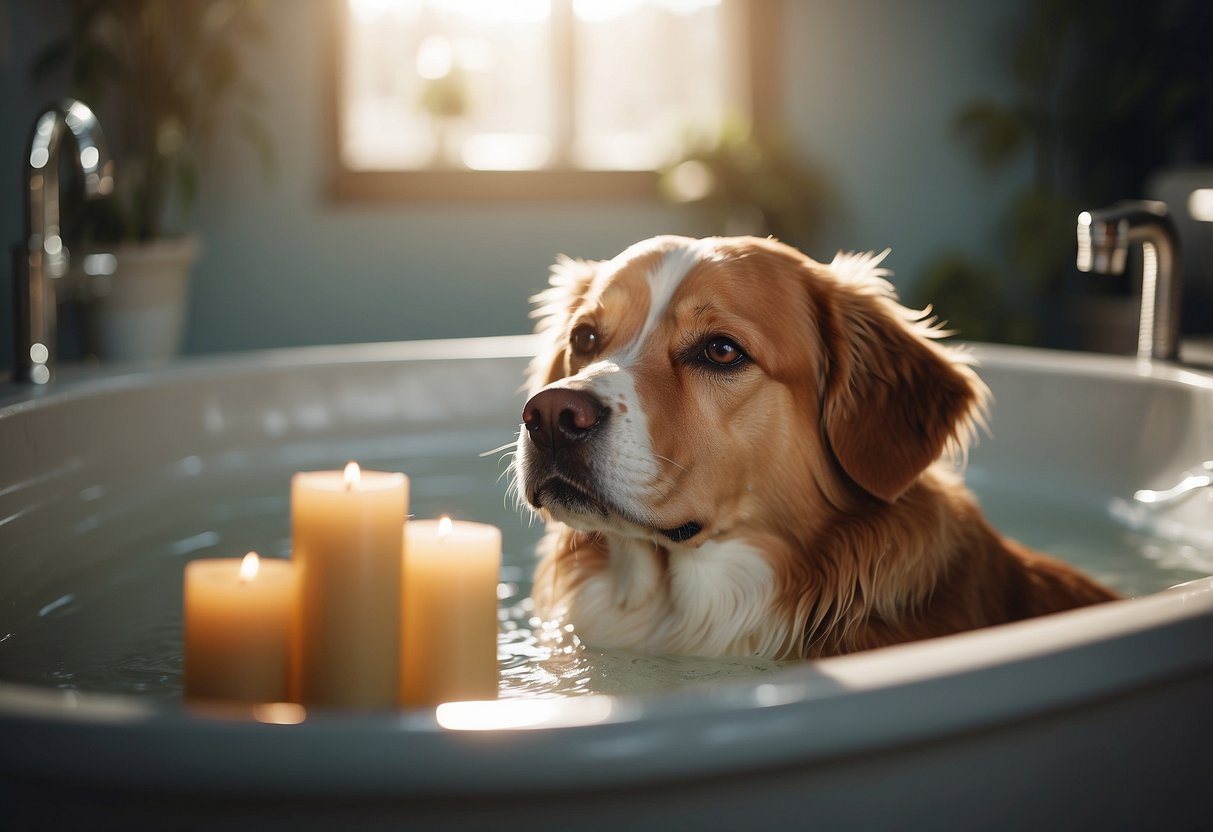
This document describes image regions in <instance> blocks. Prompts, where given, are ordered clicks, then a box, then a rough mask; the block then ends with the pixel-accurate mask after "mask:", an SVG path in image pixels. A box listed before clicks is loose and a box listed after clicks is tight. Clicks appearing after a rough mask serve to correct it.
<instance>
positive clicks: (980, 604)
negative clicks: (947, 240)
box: [520, 238, 1116, 658]
mask: <svg viewBox="0 0 1213 832" xmlns="http://www.w3.org/2000/svg"><path fill="white" fill-rule="evenodd" d="M704 244H705V245H706V246H707V248H705V251H707V252H710V253H709V254H705V255H704V256H703V257H701V258H700V259H698V260H697V261H696V262H695V263H694V264H693V265H692V266H691V267H690V268H689V270H687V272H686V274H685V277H683V278H682V279H681V281H680V282H679V283H678V285H677V289H676V291H675V292H674V293H673V295H672V297H671V298H670V302H669V305H668V307H666V308H665V311H664V314H662V316H661V317H660V319H658V320H657V321H656V322H655V324H654V326H653V327H651V328H650V329H648V330H645V329H643V326H644V323H645V317H644V310H645V309H647V308H648V306H649V304H650V303H651V302H652V298H651V297H650V294H651V292H650V286H649V285H648V283H647V282H646V275H648V274H649V273H650V272H651V271H652V270H653V269H654V268H657V267H658V265H659V264H660V263H661V261H662V258H663V257H664V255H665V253H666V252H667V251H669V250H670V248H671V246H675V245H677V243H676V242H671V238H658V239H657V240H655V241H652V243H651V244H646V245H647V247H646V245H642V246H641V247H639V250H638V251H637V252H636V254H635V255H634V256H632V257H630V258H627V257H624V258H623V259H622V260H621V259H620V258H617V259H616V260H615V261H612V262H611V263H610V264H578V263H573V262H572V261H566V262H565V263H563V264H562V265H561V266H560V267H559V269H558V271H557V273H556V275H555V276H554V279H553V284H554V288H553V289H552V290H549V292H547V293H545V294H544V295H543V296H541V297H540V300H541V302H542V304H543V305H542V306H541V308H540V310H539V314H540V315H541V317H542V318H543V320H542V321H541V324H540V329H541V331H542V332H545V333H546V334H547V335H548V336H549V337H550V338H551V342H550V348H549V350H548V351H547V352H545V353H544V354H542V355H540V356H539V357H538V358H537V359H536V361H535V363H534V364H533V365H532V379H531V392H532V393H533V392H535V391H537V390H539V389H540V388H541V387H544V386H545V385H548V384H551V383H552V382H557V381H559V380H561V379H570V381H567V382H560V383H562V384H563V383H570V384H571V383H576V381H577V379H579V378H580V377H579V376H578V375H577V374H578V373H579V372H580V371H581V370H582V369H583V368H584V367H586V366H587V365H588V364H590V363H592V362H593V361H597V360H598V359H599V357H601V358H603V359H607V358H610V359H615V358H617V357H618V356H619V355H622V354H625V353H626V356H627V362H628V368H629V372H630V373H631V377H632V378H633V379H634V385H635V393H636V396H637V398H638V400H639V404H640V406H641V407H642V409H643V410H644V412H645V414H647V417H648V419H647V431H648V438H649V442H650V444H651V450H652V454H653V458H654V460H656V464H657V465H658V466H659V469H660V470H659V475H658V476H657V477H656V478H655V481H654V483H653V485H652V487H651V489H649V491H648V492H647V493H646V497H645V508H646V510H647V511H649V512H650V513H651V516H652V517H653V521H652V526H653V528H647V527H635V528H633V527H632V526H627V524H624V525H625V526H627V527H626V528H625V529H624V530H623V531H620V532H616V531H609V532H604V531H601V530H594V531H592V532H591V533H582V532H576V531H573V530H572V529H569V528H567V527H563V526H560V525H559V524H555V531H554V533H553V535H552V536H551V538H550V539H549V540H548V542H547V544H546V552H545V554H544V557H543V560H542V561H541V563H540V566H539V568H538V570H537V573H536V585H535V594H536V600H537V602H538V603H539V604H540V605H541V606H545V607H547V608H549V609H550V610H555V611H556V612H557V613H558V614H564V615H566V616H572V617H573V619H574V620H573V623H574V624H575V625H576V626H578V627H579V628H580V627H582V624H583V622H579V621H577V620H576V615H577V610H578V609H582V610H589V609H594V610H597V611H598V612H597V613H596V614H602V607H601V606H592V605H589V604H588V603H580V602H581V601H583V600H584V599H579V598H578V596H577V593H578V592H581V591H582V590H583V589H584V588H585V586H587V582H588V581H590V580H591V579H595V578H598V579H602V578H604V576H607V577H609V578H610V581H611V583H610V584H603V586H608V585H609V586H610V587H611V589H610V591H611V592H612V593H614V594H613V596H612V597H613V598H614V599H615V600H613V601H612V602H611V603H616V602H617V605H618V607H619V609H620V610H627V611H629V614H633V613H636V611H637V610H640V611H641V612H645V614H647V612H646V611H647V610H648V609H649V608H647V607H643V606H642V605H645V604H649V605H653V604H658V601H655V600H654V599H655V598H661V597H663V596H661V593H666V595H667V596H668V597H665V599H664V600H662V601H660V604H664V606H660V605H658V606H654V607H652V610H651V614H652V616H653V617H654V619H656V618H659V617H660V616H662V615H665V616H667V617H668V616H672V615H676V614H678V610H679V603H680V601H679V598H678V591H679V590H678V587H676V586H673V583H674V582H673V581H672V579H671V577H670V571H671V569H672V568H675V567H672V566H671V564H672V563H673V562H674V561H676V560H677V561H680V562H681V561H682V560H683V559H685V558H693V557H694V556H695V553H694V551H692V550H694V549H698V547H700V546H704V545H705V544H708V543H711V544H713V545H722V544H729V543H731V542H742V543H744V545H745V547H747V549H746V551H749V550H756V551H757V552H759V553H760V556H761V557H762V558H763V559H764V560H765V562H766V563H767V564H769V566H770V571H771V573H772V575H773V578H774V586H773V591H772V592H771V594H770V595H769V597H768V596H766V595H763V596H762V597H763V598H765V599H766V600H765V602H764V603H768V604H769V606H770V609H767V610H764V611H762V616H764V618H763V621H764V622H767V623H765V624H762V625H760V627H759V629H761V628H762V627H765V628H766V629H767V630H768V631H769V632H766V633H763V632H757V633H752V634H749V635H746V634H744V633H742V634H739V635H738V638H737V639H735V640H732V641H728V642H727V644H728V646H725V647H716V648H711V649H712V650H714V651H715V652H762V653H764V654H768V655H772V656H773V657H777V658H784V657H813V656H825V655H833V654H838V653H846V652H851V651H855V650H863V649H867V648H871V647H878V646H882V645H888V644H894V643H898V642H904V641H911V640H915V639H920V638H928V637H932V636H938V635H944V634H948V633H954V632H958V631H962V630H968V629H972V628H976V627H982V626H988V625H993V624H1000V623H1004V622H1009V621H1014V620H1018V619H1022V618H1028V617H1031V616H1036V615H1042V614H1045V613H1050V612H1055V611H1059V610H1064V609H1069V608H1072V607H1078V606H1082V605H1086V604H1091V603H1096V602H1099V601H1105V600H1110V599H1112V598H1115V597H1116V596H1115V594H1114V593H1112V592H1111V591H1110V590H1107V589H1106V588H1104V587H1102V586H1100V585H1098V584H1096V583H1095V582H1093V581H1091V580H1090V579H1088V578H1086V577H1084V576H1083V575H1081V574H1080V573H1078V572H1077V571H1076V570H1074V569H1072V568H1071V567H1069V566H1067V565H1065V564H1062V563H1059V562H1057V561H1054V560H1051V559H1049V558H1047V557H1046V556H1044V555H1041V554H1039V553H1036V552H1033V551H1031V550H1029V549H1027V548H1026V547H1024V546H1021V545H1020V544H1018V543H1016V542H1014V541H1011V540H1008V539H1006V538H1004V537H1002V536H1001V535H999V534H998V533H997V532H996V531H994V530H993V529H992V528H991V527H990V526H989V524H988V523H987V522H986V520H985V519H984V517H983V516H982V514H981V512H980V510H979V509H978V507H977V505H976V502H975V500H974V499H973V497H972V495H971V494H970V493H969V492H968V491H967V490H966V489H965V487H964V485H963V483H962V482H961V480H960V478H959V477H958V476H957V475H956V474H955V473H953V472H952V471H951V470H949V468H948V467H947V466H946V465H944V464H936V461H937V460H938V459H939V458H940V457H941V455H942V454H943V453H944V452H945V450H947V449H949V448H950V449H951V450H953V451H957V452H959V453H961V454H963V452H964V449H965V448H966V447H967V443H968V441H969V439H970V435H971V433H972V432H973V431H974V430H975V427H976V426H977V425H980V424H981V421H982V417H983V414H984V408H985V406H986V399H987V395H988V394H987V391H986V389H985V387H984V385H983V384H982V383H981V382H980V380H978V378H977V377H976V375H975V374H974V373H973V372H972V370H971V369H970V367H969V362H968V360H967V358H966V357H965V355H964V354H963V353H960V352H958V351H956V350H955V349H952V348H948V347H945V346H943V345H941V344H939V343H938V342H937V340H936V339H937V338H938V336H939V333H938V332H937V331H935V330H933V329H931V328H930V327H929V325H928V324H927V323H924V322H922V321H921V319H920V317H915V316H913V315H912V314H911V313H908V311H907V310H905V309H904V308H902V307H901V306H899V305H898V304H897V303H896V302H895V299H894V296H893V295H892V292H891V288H890V287H888V285H887V284H886V283H885V282H884V281H883V280H881V279H880V275H881V274H883V271H882V270H880V269H877V268H876V265H877V263H878V262H879V261H878V260H876V259H873V258H870V257H850V258H840V259H838V260H836V261H835V263H834V264H830V265H823V264H820V263H816V262H814V261H812V260H810V259H809V258H807V257H804V256H803V255H801V254H800V253H799V252H797V251H795V250H794V249H791V248H789V247H787V246H783V245H781V244H779V243H776V242H774V241H771V240H758V239H752V238H739V239H722V240H711V241H705V243H704ZM629 251H631V250H629ZM585 322H590V323H592V324H593V325H594V326H595V328H596V330H597V331H598V333H599V334H600V340H601V345H600V349H599V352H598V353H597V354H596V355H595V356H592V357H590V358H585V359H582V360H580V361H578V360H576V359H575V358H574V357H573V356H572V353H571V350H570V349H569V348H568V347H567V340H568V337H569V333H570V331H571V330H572V329H573V328H574V327H575V326H577V325H578V324H580V323H585ZM642 332H643V334H644V341H643V343H636V339H637V338H638V337H639V336H640V335H641V334H642ZM715 334H727V335H728V336H729V337H730V338H733V339H735V340H736V341H737V342H738V343H740V344H742V345H743V346H744V349H745V351H746V353H747V355H748V356H749V359H750V362H751V364H752V366H747V367H746V368H745V369H744V370H743V371H741V372H737V373H731V374H730V375H729V376H728V377H727V378H725V377H714V376H712V374H711V373H706V374H705V373H704V371H703V370H701V369H696V368H695V367H694V366H692V365H689V364H688V362H687V361H685V360H683V359H682V358H681V356H684V355H685V354H686V351H687V348H688V347H689V346H693V345H694V344H696V343H697V342H698V341H699V340H701V339H702V338H705V337H709V336H713V335H715ZM524 441H525V437H523V439H522V440H520V444H521V443H522V442H524ZM520 478H522V479H525V476H523V477H520ZM523 486H524V487H525V483H524V484H523ZM646 516H648V515H646ZM689 518H690V519H696V520H702V521H703V525H704V528H703V530H702V532H700V533H699V534H697V535H696V536H695V537H694V538H693V539H692V540H691V541H689V542H688V543H687V544H685V546H680V545H672V544H670V543H669V541H667V540H664V539H663V538H661V537H660V536H659V535H657V534H656V533H655V532H654V529H660V528H670V527H676V526H678V525H679V524H681V523H684V522H686V520H687V519H689ZM688 547H689V548H688ZM604 591H605V590H604ZM579 603H580V606H579ZM684 606H685V603H684ZM688 627H690V625H689V624H688ZM646 628H647V629H646ZM590 629H592V627H591V628H590ZM634 629H635V631H636V632H637V633H639V632H646V633H651V632H657V630H658V629H661V631H662V632H663V633H665V634H666V636H667V637H666V639H665V640H664V641H656V640H648V641H646V640H645V639H643V638H640V637H639V636H638V637H637V638H636V639H634V641H636V642H637V643H631V644H627V645H611V646H634V647H638V648H640V649H646V647H653V646H654V645H658V646H659V647H660V648H661V649H676V650H678V651H679V652H698V651H696V650H695V649H694V639H693V638H692V637H689V636H685V634H682V633H679V634H678V637H677V638H674V637H672V636H669V634H670V633H671V632H674V629H673V628H672V626H664V627H663V628H659V626H658V624H657V623H655V621H649V619H647V618H646V619H644V620H643V621H641V622H640V623H637V624H636V625H635V628H634ZM684 629H685V628H684ZM621 638H623V637H621ZM623 640H624V641H627V638H623ZM705 643H709V644H710V643H711V642H705ZM723 643H725V642H723V641H722V642H721V644H723ZM671 645H673V647H671ZM684 645H687V646H686V647H685V649H684Z"/></svg>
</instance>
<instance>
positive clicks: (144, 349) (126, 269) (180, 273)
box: [81, 235, 201, 362]
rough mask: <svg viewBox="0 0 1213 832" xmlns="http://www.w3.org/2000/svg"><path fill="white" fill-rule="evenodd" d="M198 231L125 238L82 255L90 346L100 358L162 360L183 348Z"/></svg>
mask: <svg viewBox="0 0 1213 832" xmlns="http://www.w3.org/2000/svg"><path fill="white" fill-rule="evenodd" d="M200 252H201V245H200V243H199V240H198V238H197V237H195V236H193V235H185V236H181V237H171V238H165V239H161V240H154V241H152V242H150V243H121V244H116V245H113V246H109V247H108V248H107V249H105V250H104V251H100V250H95V251H93V252H89V253H88V254H86V255H85V256H84V257H83V258H82V263H81V265H82V267H83V270H84V273H85V274H86V275H87V284H88V290H87V296H88V298H89V301H88V318H89V320H88V324H87V326H86V349H87V350H88V351H89V352H92V353H94V354H95V355H96V356H97V357H98V358H100V359H101V360H102V361H114V362H128V361H164V360H168V359H171V358H173V357H175V356H176V355H177V354H178V353H179V352H180V351H181V341H182V336H183V334H184V330H185V309H186V301H187V299H188V297H189V281H190V272H191V270H192V269H193V267H194V263H195V261H197V259H198V255H199V253H200Z"/></svg>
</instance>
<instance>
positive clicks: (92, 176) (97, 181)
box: [13, 98, 114, 384]
mask: <svg viewBox="0 0 1213 832" xmlns="http://www.w3.org/2000/svg"><path fill="white" fill-rule="evenodd" d="M64 130H70V131H71V133H72V136H73V137H74V138H75V143H76V151H77V152H76V156H75V160H74V161H75V162H76V164H77V165H78V166H79V168H80V174H81V177H82V179H83V182H84V195H85V197H86V198H89V199H96V198H99V197H103V196H106V195H108V194H109V193H111V192H112V191H113V189H114V178H113V162H112V161H111V160H110V157H109V152H108V151H107V150H106V146H105V136H104V135H103V134H102V132H101V125H100V124H98V123H97V117H96V116H95V115H93V111H92V110H90V109H89V108H88V107H87V106H86V105H85V104H83V103H82V102H80V101H75V100H73V99H70V98H65V99H63V100H61V101H57V102H55V103H53V104H50V105H48V106H46V107H45V108H43V110H42V112H41V113H39V114H38V118H37V120H36V121H35V122H34V131H33V133H32V134H31V135H30V140H29V146H28V147H27V149H26V157H25V164H26V167H25V186H26V195H25V196H26V203H25V239H24V240H23V241H22V242H21V243H19V244H18V245H17V246H16V247H15V249H14V255H13V260H14V269H13V283H14V294H15V296H16V304H15V308H14V310H13V312H14V315H15V317H16V326H15V327H14V328H13V329H14V331H15V334H16V339H17V340H16V351H15V355H14V359H15V364H16V367H15V372H14V376H15V377H16V380H17V381H28V382H33V383H34V384H46V383H47V382H49V381H50V380H51V375H52V374H53V372H54V367H55V322H56V318H57V310H56V305H55V304H56V294H57V292H56V284H57V283H58V282H59V281H60V279H61V278H63V276H64V275H65V274H67V266H68V250H67V246H66V245H65V244H64V241H63V236H62V229H61V227H60V225H59V196H60V191H59V150H60V147H61V145H62V140H63V132H64Z"/></svg>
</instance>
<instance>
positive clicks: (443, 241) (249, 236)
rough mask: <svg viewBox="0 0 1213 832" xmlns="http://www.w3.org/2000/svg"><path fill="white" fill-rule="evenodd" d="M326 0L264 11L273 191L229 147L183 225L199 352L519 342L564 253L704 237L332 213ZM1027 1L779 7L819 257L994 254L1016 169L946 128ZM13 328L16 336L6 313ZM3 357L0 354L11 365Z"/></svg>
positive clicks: (604, 226)
mask: <svg viewBox="0 0 1213 832" xmlns="http://www.w3.org/2000/svg"><path fill="white" fill-rule="evenodd" d="M2 2H3V5H0V76H2V80H0V114H2V115H3V125H4V130H3V135H0V194H7V195H8V196H7V197H4V198H3V199H0V236H3V237H4V238H5V239H6V240H15V239H17V237H18V235H19V233H20V197H19V193H20V186H19V179H18V175H17V173H18V171H19V164H18V163H19V159H20V154H21V145H22V143H23V141H24V134H25V131H26V129H27V124H26V122H27V121H28V120H30V119H31V118H32V116H33V111H34V109H35V107H36V105H37V103H38V102H39V101H41V100H42V99H43V98H44V97H47V96H48V95H49V92H48V91H31V90H30V89H29V85H28V83H27V82H26V81H25V80H24V76H25V66H26V65H27V64H28V61H29V55H30V54H32V52H33V50H34V49H35V48H36V47H37V45H38V44H39V43H41V42H43V41H44V40H45V39H46V37H48V36H49V32H48V31H47V30H46V28H45V26H43V27H40V26H39V25H38V20H40V19H43V18H45V17H46V15H45V13H35V12H33V11H31V9H32V8H33V7H34V5H35V4H32V3H23V2H12V1H11V0H2ZM326 6H327V3H325V2H320V0H306V2H300V0H273V2H270V3H269V4H268V8H269V13H270V16H271V19H272V20H273V21H274V30H275V31H274V38H273V41H272V44H271V46H270V48H269V49H268V50H267V51H265V52H264V53H263V54H261V55H258V56H256V59H255V64H254V67H253V71H254V73H255V74H256V75H257V76H258V77H259V78H260V79H261V82H262V84H263V86H264V87H265V88H266V89H268V90H270V91H271V97H270V101H269V104H268V110H267V112H266V121H267V123H268V124H269V125H270V126H271V129H272V130H273V132H274V134H275V136H276V139H277V147H278V169H279V173H278V178H277V181H276V182H274V183H269V184H267V183H266V182H265V181H264V180H263V179H262V177H261V174H260V172H259V168H258V165H257V163H256V161H255V158H254V157H253V154H252V151H251V150H250V149H249V148H248V147H246V146H245V145H244V144H242V143H240V142H239V141H238V140H237V139H235V138H231V139H227V140H225V141H224V142H222V143H221V145H220V147H219V148H218V153H217V164H215V165H214V166H213V167H212V169H211V170H210V173H209V175H208V178H207V179H206V181H205V182H204V184H203V190H202V197H201V200H200V203H199V205H198V206H197V208H196V209H195V212H194V215H193V218H192V221H191V222H192V225H193V226H194V227H195V228H196V229H197V230H198V232H199V233H200V234H201V235H202V237H203V239H204V245H205V249H206V250H205V253H204V256H203V258H202V261H201V262H200V264H199V266H198V269H197V272H196V279H195V282H194V286H193V297H192V307H191V315H190V326H189V334H188V339H187V349H188V350H190V351H193V352H207V351H216V350H235V349H250V348H261V347H276V346H290V345H296V344H315V343H338V342H349V341H363V340H365V341H378V340H393V339H405V338H433V337H446V336H468V335H481V334H486V335H487V334H504V333H517V332H523V331H526V330H528V329H529V327H530V322H529V321H528V319H527V309H528V307H527V302H526V298H527V296H528V295H530V294H531V293H533V292H534V291H535V290H537V289H539V288H541V286H542V285H543V283H544V280H545V273H546V269H547V266H548V264H550V263H551V262H552V259H553V258H554V256H555V255H556V254H557V253H558V252H566V253H569V254H572V255H578V256H585V257H609V256H611V255H612V254H614V253H616V252H617V251H619V250H620V249H622V248H623V247H625V246H626V245H628V244H630V243H632V242H634V241H636V240H638V239H642V238H644V237H648V236H651V235H653V234H658V233H687V234H695V233H699V232H700V231H701V230H702V229H699V228H698V227H697V226H696V223H695V221H694V220H693V219H692V218H691V217H690V216H688V215H686V214H684V213H681V212H679V211H677V210H675V209H673V208H670V207H668V206H664V205H662V204H660V203H647V202H613V203H595V202H569V203H549V202H543V203H525V202H519V203H487V204H482V205H468V204H464V203H449V204H432V203H424V204H418V205H400V206H396V205H384V204H381V203H380V204H366V205H357V204H350V203H336V202H333V201H332V200H330V199H329V198H328V196H327V195H326V182H325V177H326V169H325V152H326V147H325V141H326V139H325V136H326V133H325V131H326V118H327V117H328V111H327V104H326V101H325V95H324V90H325V77H324V73H325V66H326V59H327V54H326V50H327V48H328V43H327V38H328V34H329V33H328V30H327V14H326V12H327V9H326ZM1016 6H1017V4H1016V3H1015V2H1014V0H983V2H971V1H966V0H923V1H921V2H914V3H903V2H895V0H854V1H853V2H847V3H840V2H835V0H800V2H786V3H785V7H786V8H785V10H784V11H785V25H784V27H783V29H782V43H781V44H780V47H781V49H782V50H783V58H784V66H785V74H784V77H783V79H782V84H783V99H784V101H785V105H786V109H787V113H788V116H789V120H790V121H789V127H790V129H791V133H792V135H793V136H794V137H795V138H796V140H797V142H798V143H799V144H800V146H802V147H803V148H804V150H805V152H806V153H809V154H811V155H812V158H814V159H815V160H816V161H817V163H818V164H819V165H820V166H821V167H822V168H823V169H824V170H825V172H826V173H827V174H828V176H829V177H830V178H831V180H832V181H833V182H834V183H835V185H836V186H837V188H838V189H839V191H840V192H841V196H842V205H841V210H840V211H838V212H837V213H835V214H834V215H832V216H831V217H830V219H829V222H828V225H827V228H826V229H825V232H824V233H823V235H822V239H823V246H822V249H821V250H819V251H814V252H809V253H810V254H813V255H815V256H817V257H818V258H826V259H828V258H829V257H830V256H831V255H832V254H833V252H834V250H835V249H839V248H844V249H868V248H884V247H885V246H892V247H893V255H892V257H891V258H890V261H889V263H890V265H891V266H892V268H893V269H894V270H895V271H896V273H897V280H898V281H899V282H901V283H902V284H903V285H907V284H908V283H909V281H911V280H912V279H913V278H914V276H915V275H916V274H917V273H918V272H919V270H920V269H921V268H922V267H923V266H924V265H925V264H926V262H927V261H928V260H929V259H930V258H931V257H933V256H934V255H936V254H938V253H939V252H940V251H941V250H942V249H945V248H949V247H968V248H970V249H971V250H972V249H977V248H980V247H984V246H989V245H994V244H996V242H997V241H996V240H995V239H994V238H993V237H992V228H993V226H994V224H995V221H996V218H997V216H998V215H999V213H1000V211H1001V206H1002V205H1003V204H1004V199H1003V197H1004V196H1005V194H1006V193H1007V191H1008V189H1009V188H1010V187H1011V185H1012V184H1013V180H1014V174H1012V175H1011V176H1010V177H1009V178H1008V177H1004V179H1002V180H999V181H991V180H990V179H989V178H988V177H987V176H985V175H983V174H981V173H979V172H978V171H977V169H976V166H975V165H974V164H973V163H972V161H971V160H970V159H969V158H968V157H967V155H966V154H964V153H963V152H961V149H960V146H959V145H958V144H957V142H956V141H955V139H954V137H953V136H952V134H951V128H950V122H951V119H952V116H953V114H954V112H955V109H956V107H957V106H958V105H959V104H961V103H963V102H965V101H967V100H968V99H970V98H971V97H973V96H975V95H978V94H981V93H990V94H994V95H997V94H999V93H1000V92H1002V91H1005V90H1006V88H1007V86H1008V83H1009V81H1008V78H1007V76H1006V72H1005V69H1004V66H1005V63H1006V62H1005V61H1004V60H1003V58H1002V56H1001V55H1000V54H999V53H998V52H997V50H996V49H995V48H994V39H995V37H996V35H997V33H998V31H999V28H1000V26H1002V25H1003V24H1004V23H1005V22H1006V18H1007V16H1008V15H1009V14H1011V13H1013V10H1014V8H1015V7H1016ZM5 159H7V160H8V162H3V160H5ZM2 288H3V292H4V298H5V303H7V295H8V292H7V288H6V287H2ZM5 312H7V310H5ZM4 321H5V322H6V329H7V321H8V316H7V314H5V317H4ZM4 340H5V342H6V343H5V346H4V349H6V350H7V340H8V339H7V337H5V339H4ZM0 357H3V358H4V360H5V361H6V362H7V360H8V353H7V352H0Z"/></svg>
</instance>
